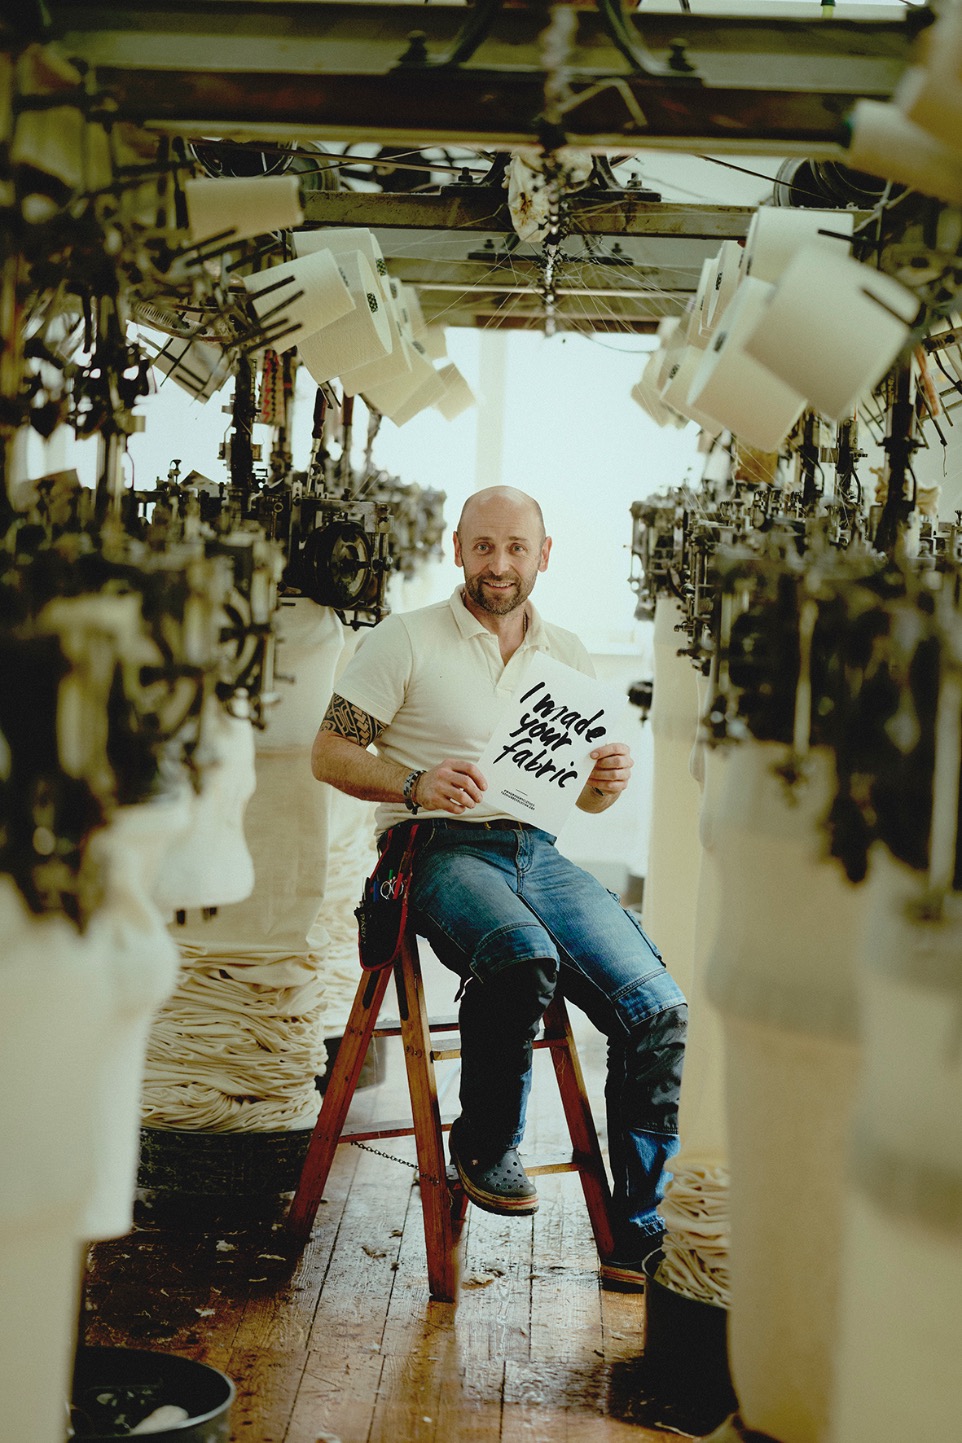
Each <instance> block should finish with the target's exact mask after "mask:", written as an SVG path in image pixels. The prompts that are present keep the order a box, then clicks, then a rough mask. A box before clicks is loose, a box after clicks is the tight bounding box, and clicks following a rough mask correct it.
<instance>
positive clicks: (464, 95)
mask: <svg viewBox="0 0 962 1443" xmlns="http://www.w3.org/2000/svg"><path fill="white" fill-rule="evenodd" d="M48 5H49V8H50V11H51V15H52V34H53V36H54V37H55V38H56V39H57V41H58V42H59V44H60V47H61V49H62V50H63V52H64V53H65V54H66V55H68V56H72V57H75V58H77V59H80V60H83V61H85V62H86V63H87V64H88V65H89V66H91V67H93V71H94V74H95V76H96V79H97V82H98V84H99V85H100V86H101V87H102V88H103V90H104V91H106V92H107V94H108V95H109V97H110V99H111V104H113V105H116V106H117V108H118V112H119V114H120V115H121V116H122V117H125V118H129V119H132V120H136V121H138V122H140V123H145V124H149V125H152V126H158V127H163V128H165V129H168V130H177V131H181V132H185V133H195V134H207V135H232V136H235V137H240V136H243V137H248V138H257V137H262V138H268V137H274V136H278V135H281V134H283V135H284V136H286V137H291V136H298V137H301V138H311V137H314V138H325V137H327V138H330V137H338V138H344V137H345V136H350V137H352V138H354V139H361V138H365V139H371V140H375V141H378V142H380V143H398V142H400V143H403V144H411V145H428V144H438V143H444V144H457V143H464V144H468V145H479V146H494V147H499V146H500V147H508V146H512V145H517V144H521V143H524V142H530V141H537V140H538V139H539V138H540V136H541V134H542V124H541V119H540V117H541V116H542V113H543V111H544V108H545V99H544V61H543V40H542V34H543V31H544V27H545V20H546V12H545V9H544V8H543V7H542V6H540V5H532V6H530V7H526V6H511V7H505V8H502V9H501V10H500V11H498V12H497V14H495V15H494V16H493V18H492V20H491V24H490V28H489V30H488V33H487V34H486V35H485V36H484V37H483V38H482V39H481V41H480V43H479V44H478V46H477V48H476V49H475V50H474V52H473V54H472V55H471V56H470V57H469V59H468V60H467V61H466V63H464V64H462V65H460V66H458V67H453V66H449V67H445V65H444V64H443V62H444V60H445V58H446V57H448V56H449V55H450V54H451V52H452V50H453V48H454V47H455V45H456V44H457V40H458V36H459V34H460V33H462V31H463V27H465V26H466V25H467V24H470V23H471V21H472V18H473V16H474V15H475V14H476V7H472V6H465V5H453V4H445V3H437V4H435V3H432V4H431V5H430V6H418V7H414V6H412V5H410V4H392V3H383V4H380V3H379V4H370V3H326V0H261V3H256V0H230V3H228V0H171V3H169V4H165V5H163V6H159V5H158V6H156V7H150V6H147V5H138V6H135V7H132V6H130V5H129V4H120V3H113V0H100V3H91V4H83V3H80V4H76V3H67V0H59V3H58V0H48ZM753 8H754V10H755V12H756V13H754V14H752V15H750V16H748V15H746V16H740V17H732V16H724V15H713V16H710V15H691V14H683V13H675V12H672V13H658V12H656V11H649V10H648V9H647V8H646V9H644V10H643V11H639V12H638V13H637V15H635V16H630V15H629V16H628V17H626V21H625V23H626V25H627V27H628V33H629V35H634V36H635V37H636V39H637V44H638V46H645V47H647V50H648V53H649V54H650V56H651V58H652V63H653V68H654V69H656V70H659V71H661V72H666V67H668V66H669V65H675V66H676V67H677V68H676V69H675V70H674V71H667V73H659V74H655V73H650V74H638V73H635V72H634V71H633V70H632V67H631V65H630V64H629V62H628V61H627V60H626V58H625V56H624V54H622V53H621V51H620V50H619V48H618V47H617V46H616V44H615V43H614V41H613V39H612V36H611V34H609V32H608V30H607V29H606V27H605V24H604V21H603V18H602V16H601V15H600V14H599V12H598V10H597V9H596V8H595V7H594V6H587V7H584V8H582V7H580V6H577V7H572V13H573V14H574V15H575V17H576V26H577V29H576V34H575V37H574V42H573V45H572V51H571V57H570V62H566V65H565V75H566V84H567V86H568V91H567V99H566V100H564V101H563V115H562V118H561V123H562V127H563V129H564V131H565V132H566V134H567V135H568V136H569V138H570V139H571V140H572V141H574V142H576V143H581V144H585V145H590V146H593V147H595V148H612V147H624V146H625V145H626V144H628V145H630V144H631V143H632V142H634V143H635V144H637V145H644V146H663V147H676V148H681V149H691V148H693V147H700V146H703V145H710V146H711V147H712V148H713V149H715V150H737V149H739V148H745V147H746V146H751V147H752V149H754V150H755V151H758V150H760V149H761V150H768V151H770V152H771V153H777V154H784V155H788V154H818V153H820V154H835V153H837V152H838V147H839V144H840V141H841V139H842V136H843V130H842V122H843V119H844V116H845V115H846V113H847V112H848V111H849V110H850V109H851V108H852V106H853V104H854V102H855V100H856V99H857V98H858V97H860V96H870V97H874V98H879V99H885V98H888V97H889V96H890V95H891V93H892V90H893V89H894V86H895V84H896V83H897V81H898V78H899V75H900V74H901V71H902V70H903V69H904V66H905V63H906V59H907V55H908V51H909V46H910V43H911V38H912V26H913V25H916V26H917V25H918V23H919V21H918V18H917V17H913V16H912V15H911V14H909V15H908V16H905V15H904V14H903V13H902V12H900V11H893V14H892V18H882V19H880V18H879V12H878V11H876V10H875V8H874V7H873V8H872V9H871V10H870V12H869V14H868V16H867V18H864V19H863V18H860V17H858V15H857V12H856V11H854V9H853V10H850V11H849V12H848V13H847V15H846V16H845V18H840V19H836V20H831V21H826V20H823V19H821V17H820V16H813V17H812V18H811V19H809V18H804V19H802V18H798V16H797V14H795V13H793V14H791V15H785V13H784V12H785V11H786V10H789V9H791V10H792V11H793V12H794V10H795V7H780V6H779V5H777V4H771V5H766V4H759V5H758V6H757V7H753ZM780 8H782V10H783V15H782V16H780V15H779V13H778V12H779V9H780ZM783 17H784V18H783ZM686 67H687V68H686Z"/></svg>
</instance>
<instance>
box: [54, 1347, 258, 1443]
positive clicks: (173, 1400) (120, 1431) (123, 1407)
mask: <svg viewBox="0 0 962 1443" xmlns="http://www.w3.org/2000/svg"><path fill="white" fill-rule="evenodd" d="M234 1394H235V1389H234V1385H233V1383H232V1382H231V1380H230V1378H228V1377H227V1375H226V1374H225V1373H221V1372H219V1371H218V1370H217V1369H216V1368H211V1367H209V1366H208V1364H206V1363H197V1362H195V1361H194V1359H193V1358H181V1357H178V1356H177V1354H175V1353H155V1352H152V1351H147V1350H145V1349H141V1348H78V1349H77V1358H76V1363H75V1366H74V1383H73V1408H72V1412H71V1423H72V1426H73V1429H74V1434H73V1437H74V1439H75V1440H76V1443H81V1440H82V1443H111V1440H116V1439H117V1438H127V1437H129V1435H130V1430H131V1428H133V1427H135V1426H136V1424H138V1423H140V1422H142V1420H143V1419H144V1418H146V1417H148V1416H149V1415H150V1414H151V1413H153V1412H154V1411H155V1410H156V1409H157V1408H160V1407H162V1406H164V1405H165V1404H173V1405H175V1406H177V1407H180V1408H183V1409H185V1410H186V1412H187V1415H188V1416H187V1418H186V1419H185V1420H184V1421H183V1422H182V1423H177V1424H174V1425H173V1426H172V1427H170V1428H166V1429H164V1430H163V1431H162V1432H159V1433H149V1434H146V1435H145V1436H146V1437H149V1438H150V1439H151V1440H152V1443H228V1440H229V1438H230V1410H231V1404H232V1403H233V1401H234Z"/></svg>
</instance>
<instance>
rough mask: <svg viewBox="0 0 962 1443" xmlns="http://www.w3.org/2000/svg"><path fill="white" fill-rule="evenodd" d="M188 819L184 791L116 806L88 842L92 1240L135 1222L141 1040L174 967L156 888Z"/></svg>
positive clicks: (88, 1220) (171, 982)
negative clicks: (101, 983) (94, 1013)
mask: <svg viewBox="0 0 962 1443" xmlns="http://www.w3.org/2000/svg"><path fill="white" fill-rule="evenodd" d="M189 816H190V806H189V801H188V798H187V796H186V795H185V794H183V793H181V794H180V795H178V796H176V797H172V798H169V799H167V798H164V799H159V800H157V801H154V802H150V803H145V804H142V805H139V806H131V807H120V808H118V810H117V812H116V813H115V814H114V816H113V818H112V819H111V823H110V825H109V827H107V828H105V829H104V830H103V831H101V832H99V833H97V834H95V836H94V837H93V838H92V839H91V843H90V846H91V856H92V858H93V860H94V861H95V862H97V864H98V865H99V867H100V868H101V871H102V874H103V877H104V883H105V892H104V899H103V903H102V905H101V906H100V907H98V909H97V911H96V912H95V914H94V916H93V918H92V920H91V923H90V928H89V940H90V946H91V948H92V949H93V951H94V954H95V955H96V956H97V958H98V960H99V962H100V965H101V966H102V967H103V968H104V971H105V974H106V977H107V981H108V984H109V987H110V992H111V1015H110V1029H109V1032H108V1036H107V1039H106V1041H105V1043H104V1045H103V1046H102V1048H101V1050H100V1054H99V1058H98V1062H99V1067H98V1070H97V1076H96V1079H95V1080H94V1082H93V1084H92V1086H91V1098H92V1101H93V1103H94V1107H95V1113H94V1127H93V1136H92V1139H91V1153H92V1156H93V1159H94V1162H95V1165H96V1169H95V1185H94V1188H93V1190H92V1193H91V1196H90V1198H89V1200H88V1202H87V1206H86V1207H85V1209H84V1214H83V1217H82V1218H81V1220H80V1225H79V1229H78V1234H77V1235H78V1237H80V1238H83V1239H85V1240H88V1241H93V1240H94V1239H102V1238H113V1237H123V1236H124V1234H126V1233H128V1232H129V1231H130V1229H131V1227H132V1226H133V1203H134V1191H135V1188H136V1178H137V1158H138V1154H139V1150H140V1094H141V1088H142V1086H143V1079H144V1069H145V1060H146V1052H147V1039H148V1035H149V1032H150V1028H151V1024H152V1022H153V1019H154V1016H155V1014H156V1012H157V1010H158V1009H159V1008H160V1006H161V1004H162V1003H163V1002H164V1001H165V999H166V998H167V997H169V996H170V994H171V992H172V991H173V989H174V986H175V983H176V981H177V973H178V969H179V965H180V958H179V956H178V952H177V948H176V947H175V945H174V943H173V942H172V941H171V938H170V936H169V935H168V933H167V930H166V927H165V925H164V917H163V916H162V915H161V912H160V911H159V909H158V907H157V906H156V904H155V903H154V901H153V898H152V890H153V887H154V884H155V881H156V876H157V871H158V868H159V867H160V865H161V861H162V858H163V857H164V855H165V853H166V852H167V851H168V850H169V849H170V847H171V845H175V846H176V843H177V840H178V839H179V838H180V837H181V836H183V835H184V832H185V829H186V827H187V826H188V823H189Z"/></svg>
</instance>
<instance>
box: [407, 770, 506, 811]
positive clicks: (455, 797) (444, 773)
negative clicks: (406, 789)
mask: <svg viewBox="0 0 962 1443" xmlns="http://www.w3.org/2000/svg"><path fill="white" fill-rule="evenodd" d="M487 785H488V784H487V782H486V781H485V780H484V777H483V776H482V774H481V772H479V771H478V768H477V767H476V766H475V764H474V762H461V761H456V760H453V759H452V758H446V759H445V760H444V761H443V762H441V763H440V764H439V765H438V766H436V767H432V768H431V770H430V771H429V772H424V773H423V775H422V776H420V777H419V778H418V784H417V786H416V787H415V789H414V800H415V801H416V802H417V804H418V806H419V807H423V808H424V810H425V811H428V812H450V813H451V814H452V815H453V816H455V817H456V816H460V814H461V813H462V812H469V811H470V810H471V808H472V807H475V806H477V804H478V802H480V801H481V799H482V797H483V795H484V792H485V791H486V790H487Z"/></svg>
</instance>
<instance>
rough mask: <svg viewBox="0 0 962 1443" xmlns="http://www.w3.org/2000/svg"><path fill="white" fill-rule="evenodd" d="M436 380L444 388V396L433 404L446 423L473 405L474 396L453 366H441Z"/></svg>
mask: <svg viewBox="0 0 962 1443" xmlns="http://www.w3.org/2000/svg"><path fill="white" fill-rule="evenodd" d="M438 379H439V380H440V382H441V384H442V385H443V387H444V394H443V395H442V396H441V397H439V399H438V400H437V401H435V402H434V404H435V406H436V407H437V408H438V410H439V411H440V412H441V415H442V416H443V417H444V419H445V420H446V421H453V420H454V418H455V416H460V415H461V412H462V411H466V410H467V409H468V407H469V406H473V405H474V404H475V395H474V392H473V391H472V390H471V387H470V386H469V385H468V383H467V381H466V380H465V379H464V377H463V376H462V374H461V372H460V371H459V370H458V368H457V366H455V365H453V364H452V365H448V366H442V367H441V368H440V369H439V371H438Z"/></svg>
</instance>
